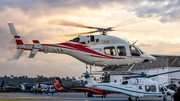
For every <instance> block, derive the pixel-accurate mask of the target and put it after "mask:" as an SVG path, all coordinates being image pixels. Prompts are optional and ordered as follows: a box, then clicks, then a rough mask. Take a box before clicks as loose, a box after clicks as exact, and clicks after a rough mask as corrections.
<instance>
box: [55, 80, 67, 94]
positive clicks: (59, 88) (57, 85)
mask: <svg viewBox="0 0 180 101" xmlns="http://www.w3.org/2000/svg"><path fill="white" fill-rule="evenodd" d="M54 80H55V84H54V88H55V89H56V90H57V91H63V90H64V89H65V86H64V84H63V83H62V81H61V79H60V78H59V77H54Z"/></svg>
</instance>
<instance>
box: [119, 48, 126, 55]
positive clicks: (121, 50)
mask: <svg viewBox="0 0 180 101" xmlns="http://www.w3.org/2000/svg"><path fill="white" fill-rule="evenodd" d="M117 51H118V54H119V56H126V50H125V48H124V46H118V47H117Z"/></svg>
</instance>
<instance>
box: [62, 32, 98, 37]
mask: <svg viewBox="0 0 180 101" xmlns="http://www.w3.org/2000/svg"><path fill="white" fill-rule="evenodd" d="M95 32H98V31H91V32H84V33H75V34H67V35H59V37H76V36H78V35H85V34H91V33H95Z"/></svg>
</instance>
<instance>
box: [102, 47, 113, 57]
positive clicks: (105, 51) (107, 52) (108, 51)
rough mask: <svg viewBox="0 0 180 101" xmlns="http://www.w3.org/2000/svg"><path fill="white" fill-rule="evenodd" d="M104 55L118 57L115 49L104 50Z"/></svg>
mask: <svg viewBox="0 0 180 101" xmlns="http://www.w3.org/2000/svg"><path fill="white" fill-rule="evenodd" d="M104 53H105V54H108V55H114V56H115V55H116V51H115V47H113V46H112V47H105V48H104Z"/></svg>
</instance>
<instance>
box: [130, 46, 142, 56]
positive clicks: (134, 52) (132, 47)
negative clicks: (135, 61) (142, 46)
mask: <svg viewBox="0 0 180 101" xmlns="http://www.w3.org/2000/svg"><path fill="white" fill-rule="evenodd" d="M129 48H130V52H131V55H132V56H140V52H139V50H138V49H137V48H136V47H134V46H130V47H129Z"/></svg>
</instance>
